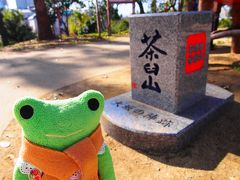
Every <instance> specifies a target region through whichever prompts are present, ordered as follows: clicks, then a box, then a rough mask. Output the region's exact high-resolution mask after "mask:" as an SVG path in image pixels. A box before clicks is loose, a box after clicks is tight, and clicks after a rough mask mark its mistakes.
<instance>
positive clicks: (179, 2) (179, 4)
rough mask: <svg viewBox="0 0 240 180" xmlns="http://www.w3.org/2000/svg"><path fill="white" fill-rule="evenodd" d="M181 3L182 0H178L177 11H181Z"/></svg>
mask: <svg viewBox="0 0 240 180" xmlns="http://www.w3.org/2000/svg"><path fill="white" fill-rule="evenodd" d="M183 4H184V0H179V1H178V11H182V10H183Z"/></svg>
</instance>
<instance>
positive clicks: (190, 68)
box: [185, 32, 206, 74]
mask: <svg viewBox="0 0 240 180" xmlns="http://www.w3.org/2000/svg"><path fill="white" fill-rule="evenodd" d="M205 55H206V33H204V32H203V33H198V34H192V35H189V36H188V37H187V41H186V65H185V72H186V74H190V73H193V72H195V71H198V70H200V69H202V68H203V66H204V62H205Z"/></svg>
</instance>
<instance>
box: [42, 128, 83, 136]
mask: <svg viewBox="0 0 240 180" xmlns="http://www.w3.org/2000/svg"><path fill="white" fill-rule="evenodd" d="M81 131H83V129H79V130H77V131H75V132H72V133H70V134H68V135H58V134H46V136H47V137H54V138H67V137H70V136H73V135H75V134H78V133H79V132H81Z"/></svg>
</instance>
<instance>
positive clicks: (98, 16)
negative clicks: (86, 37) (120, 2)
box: [96, 0, 101, 38]
mask: <svg viewBox="0 0 240 180" xmlns="http://www.w3.org/2000/svg"><path fill="white" fill-rule="evenodd" d="M96 18H97V31H98V38H101V27H100V26H101V25H100V24H101V22H100V14H99V9H98V0H96Z"/></svg>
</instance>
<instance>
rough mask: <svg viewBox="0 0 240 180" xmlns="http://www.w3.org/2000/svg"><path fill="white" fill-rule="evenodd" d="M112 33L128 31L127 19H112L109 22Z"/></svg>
mask: <svg viewBox="0 0 240 180" xmlns="http://www.w3.org/2000/svg"><path fill="white" fill-rule="evenodd" d="M111 29H112V33H116V34H120V33H121V32H128V29H129V22H128V20H127V19H123V20H120V21H116V20H115V21H112V23H111Z"/></svg>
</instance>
